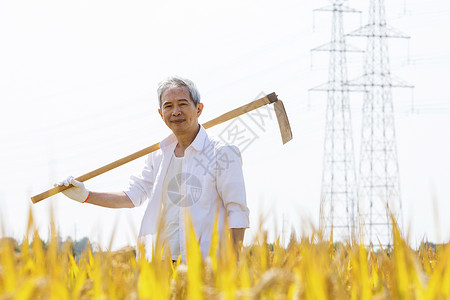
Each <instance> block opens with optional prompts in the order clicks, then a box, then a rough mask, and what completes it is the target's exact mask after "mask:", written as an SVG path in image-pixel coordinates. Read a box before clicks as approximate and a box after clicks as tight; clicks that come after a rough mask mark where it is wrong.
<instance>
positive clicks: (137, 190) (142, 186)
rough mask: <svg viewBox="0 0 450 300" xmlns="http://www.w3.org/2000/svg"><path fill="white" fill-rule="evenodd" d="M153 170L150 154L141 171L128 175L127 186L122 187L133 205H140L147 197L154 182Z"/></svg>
mask: <svg viewBox="0 0 450 300" xmlns="http://www.w3.org/2000/svg"><path fill="white" fill-rule="evenodd" d="M153 171H154V167H153V159H152V155H151V154H150V155H149V156H147V159H146V160H145V165H144V168H143V169H142V171H141V172H140V173H139V174H138V175H132V176H130V180H129V183H128V187H127V188H126V189H124V192H125V194H126V195H127V196H128V198H130V200H131V202H133V204H134V206H140V205H142V204H143V203H144V202H145V200H146V199H148V198H149V196H150V193H151V191H152V188H153V184H154V180H153V178H154V176H153Z"/></svg>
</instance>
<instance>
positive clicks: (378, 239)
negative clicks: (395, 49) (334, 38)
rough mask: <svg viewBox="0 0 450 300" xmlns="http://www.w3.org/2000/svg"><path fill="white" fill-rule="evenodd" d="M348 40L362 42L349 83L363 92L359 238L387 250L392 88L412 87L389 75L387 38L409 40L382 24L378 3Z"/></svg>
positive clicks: (397, 204)
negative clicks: (360, 61) (358, 68)
mask: <svg viewBox="0 0 450 300" xmlns="http://www.w3.org/2000/svg"><path fill="white" fill-rule="evenodd" d="M347 36H362V37H366V38H367V48H366V53H365V59H364V74H363V75H362V76H360V77H359V78H356V79H355V80H351V81H349V83H348V87H349V89H351V90H358V89H360V90H362V91H364V102H363V109H362V127H361V152H360V163H359V180H358V213H359V215H360V218H361V219H360V226H361V229H362V230H361V231H360V233H361V234H362V235H363V236H364V242H365V243H366V244H373V245H374V246H378V245H380V244H381V246H383V247H389V246H390V245H392V221H391V215H392V216H393V217H394V218H395V219H396V220H397V222H398V223H399V224H400V225H401V223H402V204H401V196H400V180H399V166H398V159H397V144H396V137H395V120H394V107H393V101H392V91H391V89H392V87H412V86H411V85H409V84H407V83H406V82H404V81H402V80H400V79H398V78H397V77H395V76H393V75H392V74H391V72H390V65H389V52H388V44H387V39H388V38H409V36H407V35H405V34H403V33H401V32H400V31H398V30H396V29H394V28H392V27H390V26H388V25H387V24H386V17H385V6H384V1H383V0H370V7H369V23H368V24H367V25H365V26H363V27H361V28H359V29H357V30H355V31H353V32H351V33H349V34H347Z"/></svg>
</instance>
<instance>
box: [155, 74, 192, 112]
mask: <svg viewBox="0 0 450 300" xmlns="http://www.w3.org/2000/svg"><path fill="white" fill-rule="evenodd" d="M182 86H185V87H187V88H188V89H189V95H190V96H191V99H192V101H193V102H194V104H195V106H197V104H198V103H200V93H199V91H198V90H197V87H196V86H195V84H194V83H193V82H192V81H191V80H189V79H186V78H182V77H179V76H172V77H169V78H167V79H166V80H164V81H161V82H160V83H159V84H158V102H159V107H160V108H161V96H162V94H163V93H164V92H165V91H166V90H167V89H169V88H173V87H182Z"/></svg>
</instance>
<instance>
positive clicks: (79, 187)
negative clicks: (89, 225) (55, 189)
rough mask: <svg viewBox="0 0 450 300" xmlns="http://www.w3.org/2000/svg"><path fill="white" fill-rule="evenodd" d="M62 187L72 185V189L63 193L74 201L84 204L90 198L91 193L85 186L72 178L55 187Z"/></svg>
mask: <svg viewBox="0 0 450 300" xmlns="http://www.w3.org/2000/svg"><path fill="white" fill-rule="evenodd" d="M61 185H64V186H69V185H72V187H71V188H68V189H66V190H64V191H62V193H63V194H64V195H66V196H67V197H69V198H70V199H72V200H75V201H78V202H81V203H84V202H86V200H87V199H88V198H89V191H88V190H87V189H86V187H85V186H84V183H82V182H80V181H77V180H75V179H74V178H73V177H72V176H69V177H67V178H66V179H65V180H63V181H60V182H58V183H56V184H55V186H61Z"/></svg>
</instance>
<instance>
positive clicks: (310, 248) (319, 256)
mask: <svg viewBox="0 0 450 300" xmlns="http://www.w3.org/2000/svg"><path fill="white" fill-rule="evenodd" d="M29 223H30V224H29V226H28V228H29V229H28V230H29V234H27V235H26V236H25V240H24V242H23V243H22V245H21V246H19V249H14V243H13V241H11V240H8V239H5V238H3V239H1V243H0V299H55V300H56V299H57V300H64V299H208V300H211V299H450V244H446V245H443V246H442V247H440V248H438V249H432V248H427V247H425V246H424V245H422V247H420V249H419V250H416V251H414V250H412V249H411V248H410V247H409V246H408V245H407V243H406V242H405V239H404V238H402V236H401V234H400V232H399V230H398V228H397V227H396V226H395V225H394V227H393V235H394V246H393V249H392V250H391V251H390V252H388V251H386V250H381V251H373V250H372V249H367V248H366V247H364V246H363V245H361V244H358V243H356V242H353V243H351V244H350V243H348V244H346V245H339V246H333V244H332V243H331V242H329V241H326V240H323V239H321V238H320V233H317V234H313V235H312V236H310V237H308V238H302V239H301V240H300V241H297V240H295V239H294V238H292V239H291V241H290V243H289V246H288V247H287V248H285V247H282V246H281V245H280V242H279V240H277V241H276V242H275V243H274V244H273V245H269V244H268V243H267V239H266V235H265V234H264V232H261V233H260V235H259V238H258V239H257V240H255V241H254V243H253V244H252V245H251V246H248V247H243V248H242V249H241V251H240V253H239V260H238V259H237V258H236V252H235V250H234V249H233V247H232V244H231V243H230V241H229V239H227V240H225V241H224V242H223V243H219V241H218V238H217V235H215V236H214V237H213V243H212V247H211V253H219V255H211V256H210V257H208V258H206V259H202V258H201V255H200V251H199V248H198V245H197V242H196V238H195V234H194V233H193V230H192V228H190V230H189V231H187V232H189V238H188V244H187V264H175V265H173V264H172V262H171V261H170V260H165V259H162V257H163V255H162V252H161V251H159V252H158V251H156V252H155V253H153V257H154V258H153V260H152V261H151V262H149V261H148V260H147V259H145V258H144V255H143V248H142V247H140V249H139V251H138V253H139V255H138V256H137V257H136V255H135V250H134V249H132V248H125V249H122V250H120V251H115V252H113V251H97V252H94V253H93V252H91V250H87V251H85V252H84V253H82V255H80V256H77V257H75V256H74V255H73V249H72V247H73V245H72V244H71V243H69V242H67V243H64V244H63V245H62V246H60V247H59V246H58V241H57V238H56V234H55V230H52V235H51V238H50V240H49V241H48V243H47V244H46V245H44V243H43V242H42V240H41V239H40V237H39V236H38V234H37V231H36V230H35V229H34V227H33V222H32V217H31V214H30V222H29ZM29 236H30V237H32V238H31V239H30V240H29V238H28V237H29Z"/></svg>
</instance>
